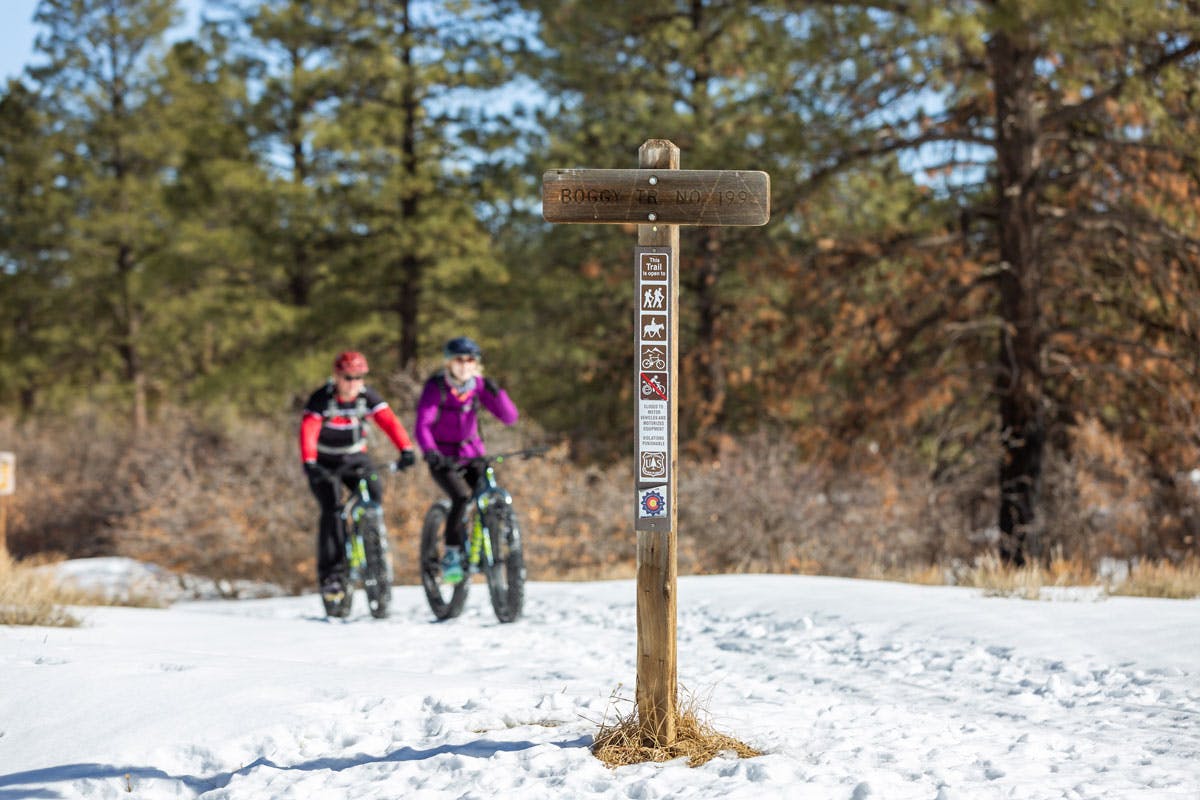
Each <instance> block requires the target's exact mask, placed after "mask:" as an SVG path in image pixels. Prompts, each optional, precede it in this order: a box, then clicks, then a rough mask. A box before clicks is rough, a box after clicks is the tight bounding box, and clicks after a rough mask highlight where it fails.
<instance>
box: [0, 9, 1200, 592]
mask: <svg viewBox="0 0 1200 800" xmlns="http://www.w3.org/2000/svg"><path fill="white" fill-rule="evenodd" d="M1197 5H1198V4H1197V3H1195V2H1174V1H1171V0H1165V1H1164V2H1158V3H1152V4H1147V3H1143V2H1135V1H1134V0H1129V1H1128V2H1118V1H1116V0H1111V1H1110V0H1093V1H1091V2H1082V1H1081V0H1024V1H1022V2H1013V1H1010V0H990V1H989V0H961V1H960V2H953V3H949V4H947V3H941V2H939V3H933V2H929V3H924V2H915V3H909V2H894V1H891V0H879V1H878V2H841V0H823V1H822V2H812V3H797V2H748V1H745V0H689V1H688V2H683V1H682V0H672V1H670V2H668V1H667V0H639V1H638V2H636V3H634V2H624V1H623V0H614V1H613V2H605V3H594V2H593V3H584V2H573V1H571V0H566V1H564V2H558V1H557V0H556V1H555V2H548V1H545V2H543V1H542V0H497V1H496V2H487V1H485V0H261V1H255V0H240V1H238V0H207V1H206V2H204V3H203V4H202V11H203V18H202V21H201V23H200V24H199V26H198V27H197V30H196V31H195V32H194V35H188V36H186V37H180V36H178V35H171V36H168V35H167V34H168V32H170V31H172V30H173V28H172V25H173V23H174V22H175V21H176V20H177V19H178V18H179V15H180V14H181V8H180V7H179V6H180V4H179V3H178V2H176V0H124V2H121V3H113V2H111V0H41V2H39V4H38V6H37V14H36V18H35V25H36V31H37V35H38V40H37V46H36V57H35V59H34V61H33V62H32V63H31V65H30V66H29V67H28V68H27V69H26V71H25V73H24V74H23V75H22V76H20V77H19V78H15V79H12V80H10V81H8V83H7V85H6V86H5V87H4V88H3V93H2V95H0V402H2V403H3V406H2V415H0V447H3V449H7V450H12V451H14V452H15V453H16V454H17V464H18V473H17V474H18V487H17V493H16V495H15V496H14V497H12V498H9V499H10V500H11V501H12V502H11V503H10V506H9V513H8V519H7V523H8V524H7V533H8V547H9V549H10V550H11V551H12V552H13V553H14V555H16V556H18V557H27V556H33V555H36V554H42V555H43V556H44V555H46V554H63V555H68V556H86V555H102V554H122V555H130V556H134V557H138V558H144V559H147V560H150V561H154V562H156V563H160V564H163V565H165V566H168V567H170V568H173V569H177V570H187V571H191V572H196V573H199V574H204V575H210V576H213V577H224V578H262V579H267V580H272V581H275V582H277V583H281V584H283V585H287V586H290V587H292V588H297V589H299V588H302V587H305V586H309V585H311V582H312V580H313V576H312V571H313V565H312V563H311V562H312V560H313V549H314V548H313V538H314V528H315V511H316V509H315V504H314V502H313V501H312V499H311V498H310V496H309V495H308V491H307V487H306V486H305V484H304V482H303V480H302V473H301V471H300V469H299V463H298V457H297V453H296V430H297V427H298V418H299V409H300V407H301V405H302V403H303V401H304V399H305V398H306V397H307V396H308V394H309V393H310V392H311V391H312V390H313V389H314V388H315V387H316V386H317V385H319V384H320V383H321V382H322V381H323V380H324V378H325V376H326V375H327V374H328V372H329V363H330V360H331V358H332V355H333V354H334V353H335V352H337V351H338V350H341V349H344V348H347V347H353V348H356V349H360V350H363V351H365V352H366V353H367V354H368V356H369V357H370V358H371V361H372V365H373V370H372V380H373V383H374V384H375V385H376V386H377V387H378V388H379V389H380V391H381V392H382V393H383V394H384V395H385V397H387V398H388V399H389V400H390V401H391V403H392V405H393V406H395V407H396V409H397V411H398V413H399V414H400V416H401V419H402V420H403V421H405V423H406V425H407V424H409V423H410V421H411V418H412V416H411V412H412V405H413V402H414V400H415V395H416V393H417V391H418V389H419V386H420V382H421V380H422V379H423V378H424V377H425V376H426V375H427V374H429V373H430V372H431V371H432V370H434V369H435V368H437V366H438V365H439V360H440V359H439V348H440V345H441V343H442V342H443V341H444V340H445V339H446V338H448V337H449V336H452V335H457V334H461V333H468V334H470V335H473V336H475V337H476V338H478V339H479V340H480V341H481V342H482V343H483V346H484V349H485V352H486V360H485V364H486V369H487V372H488V373H489V374H490V375H493V376H494V377H496V378H497V379H498V380H500V381H501V382H502V383H503V384H504V385H505V386H506V387H507V388H508V390H509V391H510V393H511V394H512V395H513V397H514V398H515V399H516V401H517V402H518V404H519V405H520V407H521V409H522V411H523V414H524V418H523V421H522V423H521V424H520V425H519V426H518V428H517V429H516V430H515V431H507V430H502V429H499V427H498V426H491V427H485V437H487V439H488V441H489V443H490V445H491V447H492V449H493V450H497V449H503V448H505V447H508V446H520V445H524V444H530V443H551V444H553V445H554V447H553V449H552V450H551V452H550V454H549V456H548V457H547V458H546V459H543V460H541V461H528V462H517V463H514V464H511V465H506V470H505V474H504V477H505V480H506V482H507V483H508V484H509V486H510V488H511V489H512V490H513V491H514V494H515V495H516V496H517V497H518V502H519V504H520V509H521V511H522V513H523V522H524V525H525V527H526V528H527V529H529V536H528V541H529V547H530V553H529V561H530V569H531V576H532V577H533V578H535V579H546V578H555V577H601V576H616V575H629V574H632V565H633V559H634V554H635V548H634V546H633V536H632V525H631V522H632V516H633V509H632V499H631V498H632V494H633V491H632V475H633V469H632V466H631V463H630V461H631V452H632V438H633V404H634V400H633V397H632V393H631V390H632V386H633V381H632V369H631V367H632V363H633V341H632V327H633V298H632V293H633V274H632V249H633V245H634V244H635V230H634V228H633V227H632V226H611V225H603V226H602V225H581V226H572V225H560V226H550V225H548V224H546V223H545V222H544V221H543V220H542V218H541V215H540V206H539V203H540V196H539V193H540V186H541V175H542V173H543V172H544V171H545V170H546V169H550V168H564V167H593V168H630V167H633V166H636V157H637V150H638V147H639V146H640V145H641V144H642V142H644V141H645V140H647V139H650V138H665V139H670V140H671V141H673V142H674V143H675V144H676V145H678V146H679V147H680V149H681V151H682V166H683V167H684V168H686V169H756V170H764V171H767V172H768V173H770V175H771V181H772V198H771V203H772V219H771V222H770V224H769V225H767V226H766V227H764V228H746V229H742V228H715V227H707V228H685V229H684V232H683V236H682V237H681V238H682V245H681V248H682V252H681V256H680V257H681V262H682V264H683V271H682V278H681V281H682V293H681V306H680V308H681V313H680V336H681V340H682V341H681V351H680V352H681V375H680V398H681V402H680V412H681V425H680V429H681V430H680V442H681V448H682V453H681V461H680V466H679V470H678V475H679V479H680V486H679V501H678V511H679V520H680V570H681V571H682V572H712V571H742V570H773V571H787V572H824V573H827V574H841V575H874V574H895V573H897V572H902V571H906V570H908V571H914V570H922V569H925V568H928V567H933V568H938V569H940V570H950V571H953V570H954V569H956V568H960V567H962V566H963V565H971V564H974V563H977V562H978V560H979V559H980V558H981V557H988V556H996V555H998V556H999V557H1000V558H1001V559H1002V560H1003V561H1005V562H1007V563H1009V564H1014V565H1020V564H1022V563H1026V562H1036V563H1046V562H1048V561H1050V560H1051V559H1059V560H1067V561H1073V562H1075V563H1078V564H1082V565H1085V566H1087V565H1092V566H1094V565H1096V564H1098V563H1099V562H1100V560H1101V559H1106V558H1107V559H1120V560H1125V561H1127V562H1128V561H1133V560H1138V559H1154V560H1167V561H1171V562H1175V563H1180V562H1184V561H1188V560H1189V559H1195V557H1196V553H1197V529H1198V528H1200V516H1198V514H1197V500H1198V499H1200V498H1198V492H1197V480H1196V478H1197V476H1200V472H1196V471H1195V470H1197V468H1200V417H1198V412H1200V380H1198V377H1200V375H1198V372H1200V341H1198V331H1200V307H1198V302H1197V301H1198V298H1200V293H1198V290H1200V286H1198V285H1197V284H1198V279H1200V247H1198V245H1200V242H1198V241H1197V238H1196V236H1195V232H1196V230H1197V224H1196V223H1197V214H1198V212H1200V204H1198V203H1200V169H1198V161H1197V157H1198V155H1200V122H1198V120H1200V114H1198V113H1197V111H1198V106H1200V91H1198V88H1200V84H1198V82H1197V78H1198V77H1200V14H1198V13H1197V11H1200V9H1198V8H1197ZM389 448H390V445H383V444H382V443H381V444H380V446H379V447H377V448H376V449H377V451H378V452H382V453H386V452H388V451H389ZM435 494H436V490H435V489H434V487H433V484H432V482H431V481H429V480H428V478H427V476H425V475H424V474H423V473H418V472H414V473H408V474H406V475H404V476H402V477H400V478H398V479H395V480H394V481H392V483H391V486H390V487H389V497H388V513H389V523H390V527H391V533H392V537H393V540H394V544H395V546H396V547H397V548H399V551H400V552H401V553H409V551H411V550H414V549H415V531H416V529H417V527H418V526H419V523H420V519H421V516H422V514H423V510H424V508H425V506H426V505H427V504H428V502H429V500H430V499H431V498H432V497H433V496H434V495H435ZM413 560H414V559H411V558H406V557H403V556H402V557H400V558H398V559H397V562H398V568H399V571H400V573H401V575H400V577H401V579H414V578H415V570H413V569H412V565H411V562H412V561H413Z"/></svg>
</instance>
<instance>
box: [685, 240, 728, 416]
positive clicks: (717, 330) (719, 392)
mask: <svg viewBox="0 0 1200 800" xmlns="http://www.w3.org/2000/svg"><path fill="white" fill-rule="evenodd" d="M699 262H700V263H699V264H698V265H697V267H696V269H695V274H696V312H697V316H698V317H699V320H698V324H697V326H696V351H695V356H694V357H693V359H692V368H693V369H694V370H695V371H696V376H697V380H698V383H699V389H700V391H699V392H698V397H697V398H696V411H695V415H696V416H695V420H696V431H695V433H696V435H698V436H702V435H703V434H704V433H705V432H706V431H708V430H711V429H712V428H713V427H716V426H719V425H720V424H721V422H722V421H723V420H724V416H725V394H726V381H725V361H724V356H723V354H722V352H721V336H722V331H721V316H722V308H721V297H720V294H719V292H718V291H717V278H718V277H719V276H720V271H721V233H720V230H719V229H717V228H705V229H704V252H703V253H701V254H700V258H699Z"/></svg>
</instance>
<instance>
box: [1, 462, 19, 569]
mask: <svg viewBox="0 0 1200 800" xmlns="http://www.w3.org/2000/svg"><path fill="white" fill-rule="evenodd" d="M16 488H17V457H16V455H14V454H13V453H9V452H0V557H4V556H7V555H8V496H9V495H11V494H12V493H13V492H14V491H16Z"/></svg>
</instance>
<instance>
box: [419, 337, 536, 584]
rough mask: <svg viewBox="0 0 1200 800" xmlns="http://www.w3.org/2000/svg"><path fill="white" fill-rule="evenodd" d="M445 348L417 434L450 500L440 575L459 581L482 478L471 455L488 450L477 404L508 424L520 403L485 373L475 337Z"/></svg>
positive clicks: (459, 339) (424, 401)
mask: <svg viewBox="0 0 1200 800" xmlns="http://www.w3.org/2000/svg"><path fill="white" fill-rule="evenodd" d="M442 352H443V355H444V356H445V358H446V365H445V367H444V368H443V369H441V370H439V371H438V372H436V373H434V375H433V376H432V377H430V378H429V380H427V381H426V382H425V388H424V389H423V390H422V391H421V399H420V400H418V401H417V419H416V422H415V424H414V425H413V438H414V439H416V442H417V446H418V447H420V448H421V450H422V452H423V453H424V454H425V455H424V458H425V462H426V463H427V464H429V474H430V475H432V476H433V480H434V481H435V482H436V483H437V485H438V486H440V487H441V488H442V490H443V491H444V492H446V494H447V495H448V496H449V498H450V502H451V504H452V505H451V507H450V514H449V515H448V516H447V517H446V534H445V535H446V539H445V541H446V555H445V557H444V558H443V560H442V579H443V580H445V581H446V582H447V583H459V582H461V581H462V580H463V577H464V574H463V563H464V559H463V545H464V544H465V543H466V530H465V529H464V528H463V512H464V511H465V510H466V507H467V503H468V502H470V499H471V494H472V491H473V488H474V486H475V482H476V481H478V480H479V478H480V470H479V469H478V468H477V467H475V466H473V465H472V464H471V463H470V459H472V458H475V457H476V456H481V455H484V454H485V453H486V452H487V451H486V449H485V448H484V445H483V439H481V438H480V436H479V417H478V410H479V407H480V406H483V407H484V408H485V409H487V410H488V411H489V412H490V413H491V414H492V415H493V416H494V417H496V419H498V420H500V421H501V422H503V423H504V424H505V425H512V424H513V423H515V422H516V421H517V407H516V406H515V405H513V401H512V400H510V399H509V397H508V393H507V392H505V391H504V390H503V389H501V388H500V387H499V386H497V385H496V382H495V381H493V380H492V379H491V378H485V377H483V372H482V368H481V362H482V360H483V351H482V350H481V349H480V347H479V345H478V344H476V342H475V341H474V340H473V339H470V338H468V337H466V336H459V337H456V338H454V339H451V340H450V341H448V342H446V346H445V348H444V349H443V351H442Z"/></svg>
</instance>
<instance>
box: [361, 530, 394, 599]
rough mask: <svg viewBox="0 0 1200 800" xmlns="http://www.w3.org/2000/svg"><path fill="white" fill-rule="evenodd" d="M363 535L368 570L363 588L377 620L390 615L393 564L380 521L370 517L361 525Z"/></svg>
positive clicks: (364, 576)
mask: <svg viewBox="0 0 1200 800" xmlns="http://www.w3.org/2000/svg"><path fill="white" fill-rule="evenodd" d="M359 530H360V531H361V533H362V542H363V554H364V555H365V556H366V562H367V563H366V569H364V570H363V588H364V589H366V592H367V607H368V608H369V609H370V610H371V616H372V617H375V619H383V618H384V617H386V616H387V615H388V607H389V606H390V605H391V603H392V562H391V554H390V553H389V552H388V543H387V533H385V532H384V531H383V528H382V526H381V525H380V524H379V520H378V519H376V518H374V517H371V516H368V517H365V518H364V519H363V521H362V522H361V523H360V524H359Z"/></svg>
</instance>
